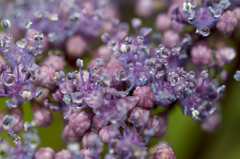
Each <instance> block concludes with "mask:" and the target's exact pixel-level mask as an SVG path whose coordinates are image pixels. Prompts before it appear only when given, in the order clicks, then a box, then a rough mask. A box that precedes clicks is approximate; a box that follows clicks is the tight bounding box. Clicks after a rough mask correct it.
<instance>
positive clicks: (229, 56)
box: [216, 47, 236, 67]
mask: <svg viewBox="0 0 240 159" xmlns="http://www.w3.org/2000/svg"><path fill="white" fill-rule="evenodd" d="M235 57H236V51H235V50H234V49H233V48H231V47H222V48H219V49H218V50H217V51H216V60H217V64H218V66H220V67H222V66H224V65H227V64H230V63H231V62H232V60H233V59H234V58H235Z"/></svg>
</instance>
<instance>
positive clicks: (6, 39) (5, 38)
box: [4, 34, 12, 43]
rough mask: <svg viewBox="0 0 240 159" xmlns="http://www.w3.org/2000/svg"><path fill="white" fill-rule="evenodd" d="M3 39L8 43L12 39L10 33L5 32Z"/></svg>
mask: <svg viewBox="0 0 240 159" xmlns="http://www.w3.org/2000/svg"><path fill="white" fill-rule="evenodd" d="M4 40H5V41H6V42H7V43H9V42H10V41H11V40H12V35H11V34H7V35H5V36H4Z"/></svg>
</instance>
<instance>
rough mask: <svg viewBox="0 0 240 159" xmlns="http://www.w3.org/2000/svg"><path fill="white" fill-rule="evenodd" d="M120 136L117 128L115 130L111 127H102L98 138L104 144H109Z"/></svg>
mask: <svg viewBox="0 0 240 159" xmlns="http://www.w3.org/2000/svg"><path fill="white" fill-rule="evenodd" d="M119 134H120V132H119V130H118V128H115V127H114V126H113V125H109V126H104V127H103V128H102V129H101V130H100V131H99V137H100V139H101V140H102V142H104V143H108V142H110V141H111V140H112V139H115V138H117V137H118V135H119Z"/></svg>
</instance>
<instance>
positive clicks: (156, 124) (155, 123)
mask: <svg viewBox="0 0 240 159" xmlns="http://www.w3.org/2000/svg"><path fill="white" fill-rule="evenodd" d="M151 128H154V135H153V137H162V136H164V135H165V134H166V132H167V128H168V126H167V121H166V119H165V118H164V117H162V116H154V117H152V118H150V119H149V121H148V123H147V124H146V129H151Z"/></svg>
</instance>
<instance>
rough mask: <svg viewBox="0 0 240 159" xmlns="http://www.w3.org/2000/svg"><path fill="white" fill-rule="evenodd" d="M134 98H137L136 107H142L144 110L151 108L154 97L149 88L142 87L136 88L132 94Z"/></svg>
mask: <svg viewBox="0 0 240 159" xmlns="http://www.w3.org/2000/svg"><path fill="white" fill-rule="evenodd" d="M133 95H134V96H138V97H139V100H138V103H137V104H138V105H140V106H142V107H144V108H151V107H153V105H154V95H153V92H152V90H151V88H150V87H148V86H142V87H137V88H136V89H135V90H134V92H133Z"/></svg>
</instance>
